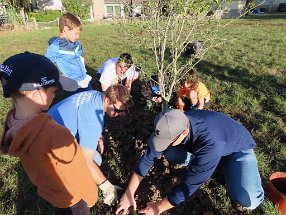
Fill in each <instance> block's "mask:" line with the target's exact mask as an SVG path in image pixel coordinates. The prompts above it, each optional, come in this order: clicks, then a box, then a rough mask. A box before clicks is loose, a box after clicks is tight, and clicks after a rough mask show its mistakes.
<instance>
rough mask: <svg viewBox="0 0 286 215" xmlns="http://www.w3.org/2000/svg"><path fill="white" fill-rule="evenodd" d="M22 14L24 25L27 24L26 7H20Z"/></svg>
mask: <svg viewBox="0 0 286 215" xmlns="http://www.w3.org/2000/svg"><path fill="white" fill-rule="evenodd" d="M20 15H21V17H22V20H23V23H24V25H26V17H25V10H24V7H21V8H20Z"/></svg>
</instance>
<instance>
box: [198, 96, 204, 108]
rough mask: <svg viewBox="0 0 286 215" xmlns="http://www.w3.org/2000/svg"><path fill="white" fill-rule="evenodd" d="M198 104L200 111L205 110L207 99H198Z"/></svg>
mask: <svg viewBox="0 0 286 215" xmlns="http://www.w3.org/2000/svg"><path fill="white" fill-rule="evenodd" d="M198 102H199V105H198V109H199V110H202V109H204V106H205V98H201V99H198Z"/></svg>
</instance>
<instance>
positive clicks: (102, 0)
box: [31, 0, 143, 20]
mask: <svg viewBox="0 0 286 215" xmlns="http://www.w3.org/2000/svg"><path fill="white" fill-rule="evenodd" d="M142 2H143V0H92V3H91V16H90V17H91V19H92V20H94V19H95V20H100V19H104V18H115V17H116V18H123V17H127V16H138V15H139V14H140V13H141V4H142ZM31 4H32V6H33V8H35V9H39V10H62V9H63V5H62V1H61V0H31ZM130 8H133V9H130Z"/></svg>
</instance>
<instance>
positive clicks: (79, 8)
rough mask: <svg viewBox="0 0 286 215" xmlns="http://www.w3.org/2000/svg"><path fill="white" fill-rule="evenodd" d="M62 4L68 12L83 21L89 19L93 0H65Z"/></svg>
mask: <svg viewBox="0 0 286 215" xmlns="http://www.w3.org/2000/svg"><path fill="white" fill-rule="evenodd" d="M62 3H63V6H64V8H65V10H66V12H70V13H72V14H73V15H75V16H77V17H79V18H81V19H88V18H89V11H90V8H89V7H90V5H91V0H63V1H62Z"/></svg>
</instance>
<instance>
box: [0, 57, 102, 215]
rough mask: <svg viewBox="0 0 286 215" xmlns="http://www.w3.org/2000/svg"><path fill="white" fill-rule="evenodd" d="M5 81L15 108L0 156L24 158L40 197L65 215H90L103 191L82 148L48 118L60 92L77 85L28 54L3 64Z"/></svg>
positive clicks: (44, 60) (1, 73) (1, 74)
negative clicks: (3, 154)
mask: <svg viewBox="0 0 286 215" xmlns="http://www.w3.org/2000/svg"><path fill="white" fill-rule="evenodd" d="M0 78H1V81H2V86H3V94H4V97H11V98H12V99H13V101H14V104H15V109H13V110H11V111H10V112H9V113H8V115H7V118H6V122H5V125H4V131H3V137H2V139H1V141H0V152H2V153H8V154H9V155H12V156H16V157H19V158H20V160H21V163H22V165H23V168H24V169H25V171H26V173H27V175H28V176H29V178H30V180H31V181H32V183H33V184H34V185H35V186H36V187H37V192H38V194H39V195H40V196H41V197H42V198H43V199H45V200H46V201H48V202H49V203H50V204H52V205H53V206H55V207H57V208H58V210H59V212H60V214H76V215H79V214H80V215H87V214H90V211H89V207H92V206H93V205H94V204H95V203H96V201H97V197H98V188H97V186H96V184H95V183H94V181H93V178H92V175H91V173H90V171H89V169H88V167H87V164H86V161H85V159H84V157H83V155H82V153H81V150H80V148H79V146H78V143H77V141H76V140H75V138H74V137H73V136H72V134H71V133H70V132H69V130H68V129H66V128H64V127H62V126H60V125H59V124H57V123H56V122H55V121H54V120H52V118H51V117H50V116H49V115H48V114H46V113H44V111H46V110H47V109H48V108H49V106H50V105H51V103H52V101H53V98H54V96H55V91H56V90H57V88H60V89H63V90H68V91H73V90H75V89H76V88H77V83H76V82H75V81H74V80H72V79H69V78H67V77H64V76H60V75H59V71H58V69H57V67H56V66H55V65H54V64H53V63H52V62H51V61H49V60H48V59H47V58H45V57H44V56H41V55H37V54H34V53H29V52H25V53H21V54H17V55H14V56H12V57H10V58H8V59H7V60H5V61H4V62H3V64H0Z"/></svg>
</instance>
